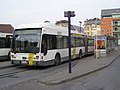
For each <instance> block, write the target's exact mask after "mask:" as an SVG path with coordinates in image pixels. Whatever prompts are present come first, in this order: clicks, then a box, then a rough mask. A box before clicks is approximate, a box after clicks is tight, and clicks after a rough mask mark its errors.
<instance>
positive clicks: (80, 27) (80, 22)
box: [79, 21, 82, 33]
mask: <svg viewBox="0 0 120 90" xmlns="http://www.w3.org/2000/svg"><path fill="white" fill-rule="evenodd" d="M79 23H80V33H81V23H82V22H81V21H79Z"/></svg>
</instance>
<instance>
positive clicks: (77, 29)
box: [55, 20, 84, 33]
mask: <svg viewBox="0 0 120 90" xmlns="http://www.w3.org/2000/svg"><path fill="white" fill-rule="evenodd" d="M55 25H57V26H62V27H66V28H68V21H67V20H60V21H56V23H55ZM71 30H74V31H75V30H76V31H78V32H79V33H84V29H83V27H79V26H76V25H71Z"/></svg>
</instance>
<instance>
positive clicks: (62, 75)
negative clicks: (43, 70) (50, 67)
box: [38, 48, 120, 85]
mask: <svg viewBox="0 0 120 90" xmlns="http://www.w3.org/2000/svg"><path fill="white" fill-rule="evenodd" d="M119 56H120V48H118V49H117V50H113V51H111V52H109V53H107V56H106V57H99V58H98V59H96V58H95V56H90V57H86V58H82V59H81V60H78V63H77V64H76V65H75V66H74V67H72V73H71V74H69V72H68V71H69V70H68V69H66V70H63V71H62V72H59V73H56V74H54V75H51V76H47V77H44V78H42V79H40V80H38V82H39V83H41V84H45V85H56V84H60V83H64V82H67V81H69V80H73V79H76V78H79V77H82V76H84V75H87V74H90V73H93V72H95V71H98V70H100V69H102V68H105V67H107V66H109V65H110V64H111V63H112V62H113V61H114V60H115V59H116V58H118V57H119Z"/></svg>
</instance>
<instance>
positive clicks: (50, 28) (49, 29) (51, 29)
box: [16, 22, 82, 35]
mask: <svg viewBox="0 0 120 90" xmlns="http://www.w3.org/2000/svg"><path fill="white" fill-rule="evenodd" d="M28 28H44V30H45V32H44V33H49V34H52V33H54V34H57V35H58V34H60V33H61V32H62V35H68V28H67V27H62V26H57V25H55V24H52V23H50V22H44V23H32V24H22V25H19V26H18V27H17V28H16V29H28ZM71 33H74V34H81V33H79V32H78V31H77V30H75V31H74V30H71ZM81 35H82V34H81Z"/></svg>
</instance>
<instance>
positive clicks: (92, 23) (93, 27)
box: [84, 18, 100, 36]
mask: <svg viewBox="0 0 120 90" xmlns="http://www.w3.org/2000/svg"><path fill="white" fill-rule="evenodd" d="M84 33H85V34H86V35H90V36H95V35H96V34H100V19H99V18H94V19H89V20H88V19H86V21H84Z"/></svg>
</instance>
